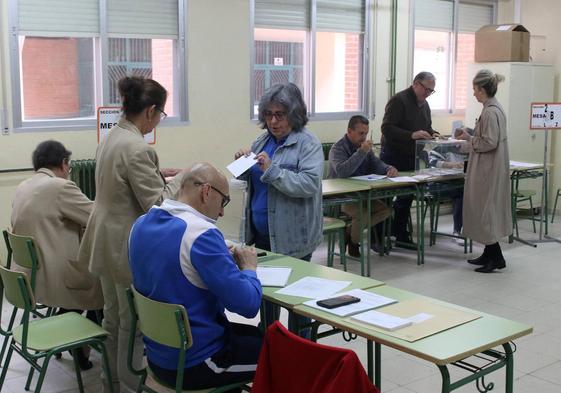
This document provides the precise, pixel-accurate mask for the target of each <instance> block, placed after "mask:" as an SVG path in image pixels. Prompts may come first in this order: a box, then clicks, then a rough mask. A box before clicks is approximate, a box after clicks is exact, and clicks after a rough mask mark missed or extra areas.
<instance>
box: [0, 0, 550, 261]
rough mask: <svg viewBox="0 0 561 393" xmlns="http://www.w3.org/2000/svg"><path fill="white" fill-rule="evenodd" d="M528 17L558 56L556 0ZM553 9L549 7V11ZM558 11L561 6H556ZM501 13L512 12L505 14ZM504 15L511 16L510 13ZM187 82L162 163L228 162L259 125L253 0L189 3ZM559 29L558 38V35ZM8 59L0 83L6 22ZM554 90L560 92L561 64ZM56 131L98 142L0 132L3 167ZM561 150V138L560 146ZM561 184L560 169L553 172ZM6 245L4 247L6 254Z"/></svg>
mask: <svg viewBox="0 0 561 393" xmlns="http://www.w3.org/2000/svg"><path fill="white" fill-rule="evenodd" d="M524 3H525V4H524V7H523V12H522V14H523V20H522V22H523V23H524V24H526V25H527V27H528V28H529V30H530V31H532V33H534V32H538V33H539V34H543V35H545V36H547V37H552V38H550V39H548V40H547V45H548V51H550V53H551V58H552V60H553V61H554V62H555V64H559V63H560V60H561V59H560V57H561V42H559V41H558V40H556V37H557V31H555V29H556V24H555V23H554V21H553V20H552V22H551V23H544V20H543V19H541V18H543V15H547V16H549V17H550V18H553V15H559V14H560V12H561V2H558V1H557V0H534V1H532V2H524ZM390 4H391V0H373V1H372V7H373V9H374V10H375V12H374V15H373V18H372V19H371V25H372V26H373V34H372V45H371V62H372V67H371V70H369V76H370V78H369V79H370V96H371V101H372V108H371V112H373V113H374V114H375V118H374V120H373V122H372V126H371V129H372V130H373V139H374V141H375V142H377V141H379V138H380V131H379V129H380V124H381V120H382V117H383V113H384V106H385V103H386V102H387V100H388V98H389V97H388V83H387V78H388V75H389V63H390V59H389V42H390ZM1 7H2V8H1V9H0V12H1V23H0V25H2V26H6V25H7V2H5V1H3V2H1ZM513 9H514V1H513V0H506V1H503V0H502V1H500V2H499V21H501V20H503V19H505V18H506V19H507V20H511V18H512V16H509V15H513ZM545 10H547V12H545ZM555 11H557V12H555ZM502 15H506V16H505V17H503V16H502ZM507 20H505V21H507ZM409 24H410V1H409V0H402V1H399V14H398V26H399V28H398V48H397V75H396V91H399V90H401V89H403V88H405V87H407V86H408V85H409V83H410V80H411V75H410V74H411V72H412V70H411V43H410V38H411V32H410V29H409ZM187 29H188V35H187V39H188V42H187V73H188V77H187V83H188V88H187V90H188V101H189V122H188V123H186V124H182V125H179V126H168V127H160V128H159V129H158V131H157V132H158V136H157V144H156V145H155V149H156V150H157V151H158V154H159V156H160V160H161V164H162V166H164V167H185V166H187V165H189V164H190V163H192V162H194V161H199V160H206V161H210V162H211V163H213V164H215V165H217V166H218V167H221V168H223V167H224V166H225V165H226V164H227V163H228V162H229V161H230V160H231V159H232V156H233V152H234V151H235V150H236V149H237V148H239V147H243V146H248V145H249V144H250V142H251V141H252V140H253V139H254V138H255V137H256V136H257V135H258V134H259V133H260V130H259V129H258V127H257V125H256V124H255V123H254V122H252V121H251V120H250V119H249V102H250V96H249V94H250V91H249V89H250V69H249V67H250V53H251V41H250V37H251V32H250V26H249V0H213V1H208V0H189V1H188V9H187ZM554 37H555V38H554ZM0 42H2V49H1V52H0V56H2V62H0V67H2V69H1V70H0V72H1V73H2V74H1V75H2V76H3V77H2V78H0V84H7V86H8V91H9V88H10V86H9V77H8V73H7V72H8V71H9V60H8V57H7V55H8V52H9V45H8V44H9V42H8V36H7V34H6V32H5V31H4V29H3V30H2V31H1V32H0ZM556 75H557V87H556V97H558V92H559V88H560V87H559V67H557V74H556ZM0 100H1V101H0V108H6V109H7V110H8V112H9V111H10V110H11V108H10V104H11V103H10V98H9V97H8V98H7V99H6V100H5V101H4V100H2V97H1V95H0ZM456 118H461V116H459V115H458V116H435V117H434V119H433V122H434V128H435V129H441V130H447V129H448V128H449V127H450V124H451V120H452V119H456ZM345 128H346V121H345V120H340V121H315V120H312V121H311V122H310V124H309V129H310V130H311V131H313V132H314V133H315V134H316V135H317V136H318V137H319V139H320V140H321V141H324V142H333V141H336V140H337V139H338V138H340V136H341V135H342V134H343V133H344V131H345ZM45 139H57V140H60V141H61V142H63V143H64V144H65V145H66V146H67V148H69V149H70V150H72V151H73V158H74V159H80V158H91V157H93V156H94V154H95V148H96V145H97V139H96V131H95V129H93V128H92V129H91V130H79V131H77V130H76V131H72V130H70V131H59V132H56V131H52V132H11V133H10V134H9V135H0V169H9V168H22V167H29V166H30V154H31V152H32V150H33V149H34V148H35V146H36V145H37V143H39V142H40V141H42V140H45ZM555 149H556V150H555V151H556V156H560V157H561V152H559V153H557V150H559V149H561V146H555ZM27 176H29V173H23V174H22V173H16V174H9V175H6V174H0V228H5V227H7V225H8V224H9V216H10V210H11V209H10V204H11V203H10V201H11V198H12V195H13V191H14V189H15V186H16V185H17V184H18V183H19V182H20V181H21V180H22V179H24V178H25V177H27ZM555 183H556V184H561V173H555ZM2 252H3V247H0V254H1V253H2Z"/></svg>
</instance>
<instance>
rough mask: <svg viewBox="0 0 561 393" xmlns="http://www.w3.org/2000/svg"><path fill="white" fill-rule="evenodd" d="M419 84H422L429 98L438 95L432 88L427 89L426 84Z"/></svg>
mask: <svg viewBox="0 0 561 393" xmlns="http://www.w3.org/2000/svg"><path fill="white" fill-rule="evenodd" d="M417 83H418V84H420V85H421V86H423V89H425V94H426V95H427V96H430V95H432V94H434V93H436V90H434V89H431V88H430V87H426V86H425V85H424V84H422V83H421V82H420V81H417Z"/></svg>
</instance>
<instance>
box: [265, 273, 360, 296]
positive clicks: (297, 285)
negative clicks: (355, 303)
mask: <svg viewBox="0 0 561 393" xmlns="http://www.w3.org/2000/svg"><path fill="white" fill-rule="evenodd" d="M350 284H351V281H337V280H327V279H325V278H319V277H303V278H301V279H300V280H298V281H296V282H293V283H292V284H290V285H288V286H286V287H284V288H282V289H279V290H278V291H276V292H275V293H278V294H279V295H290V296H298V297H307V298H310V299H320V298H326V297H329V296H331V295H333V294H334V293H336V292H339V291H340V290H342V289H344V288H345V287H348V286H349V285H350Z"/></svg>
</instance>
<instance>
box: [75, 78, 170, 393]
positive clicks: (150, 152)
mask: <svg viewBox="0 0 561 393" xmlns="http://www.w3.org/2000/svg"><path fill="white" fill-rule="evenodd" d="M119 93H120V94H121V97H122V110H123V116H122V117H121V119H120V121H119V123H118V124H117V125H116V126H115V127H113V128H112V129H111V131H110V132H109V135H108V136H107V137H106V138H105V139H104V140H103V141H102V142H101V143H100V145H99V146H98V148H97V152H96V170H95V184H96V198H95V201H94V208H93V212H92V215H91V216H90V220H89V221H88V225H87V227H86V232H85V234H84V239H83V240H82V245H81V247H80V254H79V260H80V261H84V262H85V263H88V264H89V268H90V271H91V272H92V273H94V274H96V275H98V276H99V277H100V279H101V286H102V289H103V296H104V299H105V306H104V309H103V311H104V319H103V327H104V328H105V329H106V330H107V331H108V332H109V333H110V336H109V338H108V340H107V352H108V354H109V362H110V366H111V369H112V370H111V376H112V378H113V383H114V389H115V391H117V392H118V391H121V392H128V391H131V392H132V391H135V390H136V387H137V385H138V378H137V377H136V376H134V375H133V374H132V373H131V372H130V371H129V370H128V368H127V345H128V337H129V332H130V316H129V308H128V304H127V300H126V297H125V289H126V288H128V287H130V285H131V283H132V277H131V272H130V268H129V263H128V249H127V248H128V247H127V244H128V237H129V232H130V229H131V227H132V224H133V223H134V221H135V220H136V219H137V218H138V217H139V216H140V215H142V214H144V213H145V212H147V211H148V209H150V207H152V206H153V205H159V204H160V203H161V202H162V200H163V199H164V198H173V197H174V196H175V194H176V193H177V191H178V190H179V187H180V183H181V176H180V175H177V176H175V177H173V178H172V179H171V180H170V181H169V182H168V183H166V181H165V178H164V175H165V176H169V175H173V174H177V172H178V171H177V170H172V171H170V172H171V173H170V172H168V173H165V174H162V172H161V171H160V165H159V160H158V155H157V154H156V151H155V150H154V149H153V148H152V147H150V146H149V145H148V144H147V143H146V142H145V141H144V139H143V135H145V134H147V133H149V132H150V131H151V130H153V129H154V127H156V126H157V125H158V124H159V122H160V120H161V119H163V118H165V116H166V114H165V112H164V107H165V104H166V98H167V92H166V90H165V89H164V88H163V87H162V86H161V85H160V84H159V83H158V82H156V81H154V80H151V79H144V78H140V77H125V78H123V79H121V80H120V81H119ZM142 353H143V346H142V342H141V341H140V340H137V343H136V347H135V355H137V356H136V358H135V359H134V361H135V363H136V364H137V365H140V364H141V360H142ZM119 389H120V390H119Z"/></svg>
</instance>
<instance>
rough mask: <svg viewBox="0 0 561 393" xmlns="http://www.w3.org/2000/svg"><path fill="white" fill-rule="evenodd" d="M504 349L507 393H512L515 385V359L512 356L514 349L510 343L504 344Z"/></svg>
mask: <svg viewBox="0 0 561 393" xmlns="http://www.w3.org/2000/svg"><path fill="white" fill-rule="evenodd" d="M503 348H504V350H505V363H506V373H505V374H506V388H505V392H506V393H512V389H513V384H514V357H513V355H512V347H511V346H510V343H504V344H503Z"/></svg>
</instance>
